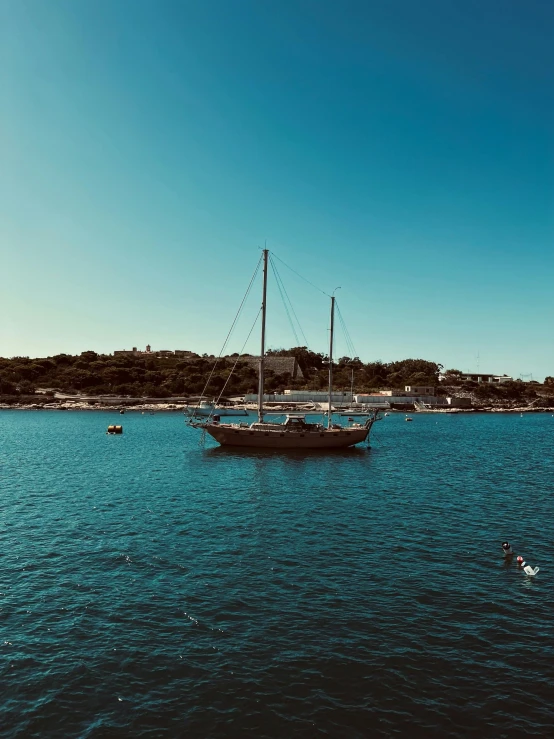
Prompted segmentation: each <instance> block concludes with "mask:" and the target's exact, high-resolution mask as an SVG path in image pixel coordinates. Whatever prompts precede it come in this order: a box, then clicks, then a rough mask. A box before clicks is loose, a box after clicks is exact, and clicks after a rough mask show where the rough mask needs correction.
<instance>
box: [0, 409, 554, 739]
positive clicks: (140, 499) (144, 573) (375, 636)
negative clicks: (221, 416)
mask: <svg viewBox="0 0 554 739" xmlns="http://www.w3.org/2000/svg"><path fill="white" fill-rule="evenodd" d="M109 423H123V426H124V434H123V436H120V437H113V436H106V435H105V433H104V432H105V430H106V427H107V425H108V424H109ZM198 441H199V433H198V432H197V431H195V430H193V429H190V428H188V427H186V426H185V424H184V421H183V417H182V416H180V415H178V414H158V415H155V416H150V415H141V414H138V413H129V412H128V413H126V414H125V416H119V415H116V414H110V413H100V412H81V413H79V412H75V413H70V412H68V413H60V412H18V411H0V485H1V499H0V505H1V509H0V510H1V526H0V536H1V543H2V546H1V549H0V593H1V595H0V608H1V610H0V647H1V649H0V667H1V693H0V734H1V736H2V737H41V738H42V737H50V736H52V737H61V736H63V737H125V736H133V737H181V736H182V737H249V736H251V737H285V736H292V737H317V736H320V735H321V736H331V737H368V736H371V737H373V736H375V737H389V736H411V737H429V736H436V737H444V736H449V737H467V736H468V735H470V733H471V735H472V736H479V737H489V736H490V737H496V738H497V737H510V738H511V737H519V736H521V737H523V736H527V737H528V736H537V737H538V736H540V737H546V736H554V708H553V706H554V531H553V522H554V495H553V490H554V451H553V450H554V418H553V417H552V416H551V415H550V414H544V415H540V414H536V415H526V416H525V417H523V418H521V417H519V416H512V415H456V416H434V415H417V414H416V415H415V416H414V421H413V423H411V424H410V423H405V422H404V416H403V415H401V414H397V415H394V414H393V415H391V416H389V417H388V418H385V419H384V420H383V421H382V422H380V423H378V424H376V425H375V426H374V429H373V431H372V447H371V449H370V450H367V449H356V450H353V451H349V452H345V453H335V454H331V455H329V454H327V455H325V454H323V455H322V454H317V453H311V454H307V453H304V454H296V455H295V454H291V453H287V454H281V453H248V452H244V451H242V452H240V453H238V452H231V451H226V450H224V449H220V448H214V445H213V442H211V440H208V441H207V442H206V446H205V448H202V447H201V446H199V443H198ZM505 538H508V539H509V540H510V541H511V542H512V543H513V547H514V550H515V552H516V554H518V553H521V554H523V555H524V557H525V558H526V559H527V561H528V562H529V563H531V564H533V565H538V566H540V568H541V571H540V574H539V575H538V576H537V577H536V578H535V579H534V580H531V579H529V578H527V577H525V576H524V575H523V574H522V573H521V572H520V571H518V570H517V569H516V566H515V562H514V563H513V564H512V565H510V566H508V565H507V564H506V563H505V561H504V560H503V559H502V556H501V555H502V553H501V549H500V544H501V542H502V540H503V539H505Z"/></svg>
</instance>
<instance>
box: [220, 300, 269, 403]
mask: <svg viewBox="0 0 554 739" xmlns="http://www.w3.org/2000/svg"><path fill="white" fill-rule="evenodd" d="M261 312H262V309H261V307H260V310H259V311H258V315H257V316H256V318H255V319H254V323H253V324H252V328H251V329H250V331H249V332H248V336H247V337H246V340H245V342H244V344H243V345H242V348H241V350H240V352H239V355H238V357H237V358H236V359H235V363H234V365H233V366H232V368H231V371H230V372H229V376H228V377H227V379H226V380H225V385H223V387H222V388H221V392H220V393H219V397H218V398H217V401H216V404H217V403H219V401H220V400H221V396H222V395H223V393H224V391H225V388H226V387H227V383H228V382H229V380H230V379H231V375H232V374H233V372H234V371H235V367H236V366H237V364H238V362H239V360H240V358H241V354H242V353H243V352H244V347H245V346H246V345H247V344H248V339H249V338H250V337H251V335H252V331H254V327H255V326H256V324H257V323H258V318H259V317H260V313H261Z"/></svg>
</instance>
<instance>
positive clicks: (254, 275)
mask: <svg viewBox="0 0 554 739" xmlns="http://www.w3.org/2000/svg"><path fill="white" fill-rule="evenodd" d="M262 259H263V256H260V258H259V259H258V264H257V265H256V269H255V270H254V274H253V275H252V278H251V279H250V283H249V285H248V287H247V289H246V292H245V293H244V297H243V298H242V301H241V304H240V305H239V309H238V311H237V314H236V316H235V319H234V321H233V323H232V324H231V328H230V329H229V333H228V334H227V337H226V339H225V341H224V342H223V346H222V347H221V350H220V352H219V356H218V358H217V359H216V360H215V363H214V366H213V367H212V371H211V372H210V376H209V377H208V379H207V380H206V384H205V385H204V389H203V390H202V395H201V396H200V399H202V398H203V397H204V393H205V392H206V390H207V389H208V385H209V384H210V382H211V379H212V377H213V374H214V372H215V368H216V367H217V365H218V364H219V360H220V359H221V355H222V354H223V352H224V351H225V347H226V346H227V343H228V341H229V339H230V338H231V334H232V333H233V329H234V328H235V325H236V323H237V321H238V319H239V316H240V314H241V311H242V309H243V307H244V304H245V302H246V299H247V297H248V295H249V293H250V290H251V289H252V285H253V284H254V280H255V279H256V275H257V274H258V270H259V269H260V264H261V263H262ZM194 410H195V412H196V411H197V410H198V405H197V406H196V408H195V409H194Z"/></svg>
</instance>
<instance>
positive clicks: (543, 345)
mask: <svg viewBox="0 0 554 739" xmlns="http://www.w3.org/2000/svg"><path fill="white" fill-rule="evenodd" d="M553 39H554V4H553V3H552V2H551V1H550V0H526V1H525V2H522V1H521V0H502V2H500V1H496V0H494V1H493V0H490V1H487V2H483V0H456V1H454V0H420V1H419V2H414V0H394V1H391V2H383V0H359V1H358V0H356V1H351V0H341V1H340V2H339V1H338V0H334V1H333V2H331V1H329V0H290V1H289V0H264V1H260V0H194V1H187V0H180V1H176V2H170V1H168V0H148V1H144V0H79V1H77V2H75V1H74V0H56V2H44V1H43V0H0V87H1V89H2V93H1V94H0V120H1V124H0V126H1V149H0V155H1V166H0V211H1V213H0V215H1V217H0V257H1V260H0V266H1V287H2V290H1V297H0V355H2V356H13V355H18V354H20V355H29V356H44V355H48V354H55V353H58V352H68V353H76V352H80V351H83V350H86V349H94V350H96V351H103V352H111V351H113V350H114V349H117V348H130V347H131V346H133V345H134V346H144V345H145V344H146V343H147V342H149V343H151V344H152V345H153V347H154V348H182V349H193V350H196V351H199V352H204V351H206V352H208V353H212V352H216V353H217V352H218V350H219V347H220V345H221V343H222V341H223V339H224V337H225V335H226V333H227V330H228V327H229V324H230V319H231V317H232V315H233V313H234V311H235V310H236V307H237V306H238V303H239V302H240V299H241V297H242V294H243V292H244V289H245V287H246V284H247V283H248V280H249V278H250V275H251V273H252V271H253V268H254V265H255V263H256V261H257V259H258V256H259V251H258V249H259V247H260V246H263V243H264V241H265V240H266V239H267V244H268V247H269V248H270V249H272V250H273V251H275V253H276V254H278V255H279V256H280V257H281V258H282V259H283V260H284V261H285V262H287V263H288V264H290V265H291V266H293V267H294V268H295V269H296V270H298V271H299V272H300V273H302V274H305V275H306V276H307V277H308V278H309V279H310V280H312V281H313V282H314V283H315V284H317V285H319V286H321V287H322V288H323V289H324V290H325V291H327V292H330V291H332V290H333V288H334V287H336V286H337V285H340V286H341V287H342V290H341V291H340V292H339V297H340V304H341V308H342V313H343V315H344V317H345V320H346V322H347V325H348V327H349V330H350V334H351V336H352V339H353V341H354V345H355V347H356V349H357V352H358V354H359V355H360V356H361V357H362V359H364V360H370V359H381V360H383V361H390V360H393V359H402V358H405V357H421V358H425V359H430V360H434V361H439V362H442V363H443V364H444V365H446V366H447V367H457V368H459V369H462V370H467V369H471V370H474V369H475V367H476V363H477V360H476V356H477V354H478V353H479V355H480V368H481V370H482V371H491V372H506V373H508V374H514V375H516V376H519V374H520V373H533V375H534V377H535V378H539V379H540V378H542V377H543V376H544V375H546V374H552V375H554V344H553V335H552V325H553V321H552V316H553V313H552V311H553V278H554V249H553V236H554V215H553V214H554V115H553V112H554V42H553ZM281 273H282V277H283V278H284V280H285V284H286V286H287V289H288V292H289V295H290V296H291V298H292V300H293V304H294V306H295V308H296V311H297V313H298V315H299V317H300V319H301V323H302V326H303V328H304V331H305V333H306V335H307V338H308V340H309V343H310V346H311V348H314V349H316V350H318V351H319V350H324V349H325V343H326V341H327V330H326V323H327V312H328V304H327V300H326V298H325V297H324V296H323V295H321V294H320V293H317V292H316V291H312V290H311V289H310V288H309V287H308V286H307V285H305V284H304V283H302V282H301V281H300V280H298V279H297V278H295V276H294V275H292V274H289V273H287V270H285V269H284V268H283V269H282V272H281ZM257 303H259V298H258V297H257V296H256V297H255V299H254V298H253V299H252V300H251V301H250V304H249V307H248V309H247V311H246V314H245V320H244V322H243V324H242V325H241V326H240V327H239V330H238V331H237V338H236V341H235V342H234V344H233V346H232V347H231V350H239V349H240V344H241V339H242V337H244V336H245V333H246V332H247V326H248V324H249V322H250V321H251V319H253V317H254V315H255V313H256V310H257V307H258V306H257ZM269 309H270V316H269V323H268V343H269V345H270V346H272V347H282V346H285V347H286V346H291V345H293V344H294V343H295V340H294V337H293V335H292V332H291V330H290V328H289V326H288V322H287V320H286V316H285V313H284V310H283V308H282V306H281V305H280V298H279V297H278V294H277V293H276V291H275V287H274V286H273V287H272V288H271V291H270V299H269ZM256 346H257V343H254V342H251V343H250V345H249V347H248V348H249V349H251V350H252V351H256ZM338 350H339V353H346V346H345V345H344V343H343V344H342V345H341V339H340V336H339V346H338Z"/></svg>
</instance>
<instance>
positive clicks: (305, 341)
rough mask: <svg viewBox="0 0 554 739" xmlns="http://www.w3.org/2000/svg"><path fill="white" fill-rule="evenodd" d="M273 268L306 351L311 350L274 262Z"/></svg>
mask: <svg viewBox="0 0 554 739" xmlns="http://www.w3.org/2000/svg"><path fill="white" fill-rule="evenodd" d="M269 258H270V259H271V254H270V255H269ZM272 267H273V270H274V272H275V277H276V278H277V280H278V281H279V282H280V283H281V285H282V287H283V291H284V293H285V296H286V298H287V300H288V301H289V305H290V309H291V310H292V313H293V315H294V317H295V318H296V323H297V324H298V328H299V329H300V333H301V334H302V338H303V339H304V345H305V347H306V349H309V348H310V345H309V344H308V339H307V338H306V334H305V333H304V329H303V328H302V325H301V323H300V321H299V320H298V316H297V315H296V311H295V310H294V305H293V304H292V300H291V299H290V297H289V294H288V292H287V288H286V287H285V283H284V282H283V278H282V277H281V275H280V274H279V271H278V269H277V267H276V265H275V264H273V262H272ZM295 336H296V332H295ZM296 340H297V341H298V337H296ZM299 343H300V342H299Z"/></svg>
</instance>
